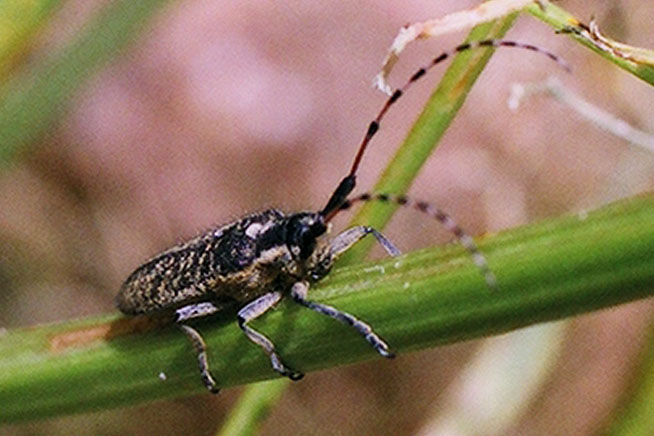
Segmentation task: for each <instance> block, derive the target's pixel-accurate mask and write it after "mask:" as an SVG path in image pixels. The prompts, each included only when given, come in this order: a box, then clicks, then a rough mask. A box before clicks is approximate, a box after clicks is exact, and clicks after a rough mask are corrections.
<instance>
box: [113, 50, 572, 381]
mask: <svg viewBox="0 0 654 436" xmlns="http://www.w3.org/2000/svg"><path fill="white" fill-rule="evenodd" d="M477 47H517V48H522V49H526V50H531V51H534V52H537V53H541V54H544V55H545V56H547V57H549V58H550V59H552V60H554V61H555V62H557V63H558V64H560V65H561V66H563V67H564V68H565V69H566V70H569V67H568V65H567V64H566V63H565V62H564V61H563V60H562V59H560V58H558V57H557V56H556V55H554V54H552V53H550V52H548V51H546V50H544V49H541V48H538V47H536V46H534V45H531V44H523V43H519V42H514V41H506V40H483V41H477V42H472V43H466V44H462V45H459V46H458V47H456V48H455V49H453V50H451V51H446V52H443V53H442V54H441V55H439V56H437V57H436V58H434V59H433V60H432V62H431V63H430V64H428V65H426V66H425V67H423V68H420V69H419V70H417V71H416V72H415V73H414V74H413V76H411V78H410V79H409V80H408V81H407V82H406V83H405V84H404V85H403V86H402V87H400V88H397V89H396V90H395V92H393V94H392V95H391V96H390V97H389V98H388V100H387V101H386V103H385V104H384V106H383V107H382V109H381V111H380V112H379V113H378V114H377V116H376V117H375V118H374V120H372V122H371V123H370V125H369V126H368V130H367V131H366V134H365V135H364V138H363V140H362V142H361V144H360V145H359V149H358V151H357V154H356V156H355V158H354V162H353V164H352V167H351V168H350V171H349V173H348V174H347V175H346V176H345V177H344V178H343V179H342V180H341V182H340V183H339V185H338V186H337V187H336V189H335V190H334V192H333V193H332V195H331V197H330V198H329V200H328V201H327V204H326V205H325V207H323V208H322V209H321V210H319V211H317V212H299V213H292V214H286V213H284V212H281V211H279V210H276V209H271V210H267V211H264V212H261V213H254V214H251V215H247V216H245V217H243V218H241V219H239V220H237V221H235V222H232V223H230V224H227V225H224V226H222V227H217V228H214V229H211V230H209V231H207V232H205V233H203V234H201V235H200V236H197V237H196V238H194V239H191V240H190V241H188V242H186V243H183V244H180V245H177V246H175V247H173V248H171V249H169V250H166V251H164V252H163V253H161V254H159V255H157V256H155V257H154V258H152V259H151V260H149V261H148V262H146V263H145V264H143V265H141V266H140V267H139V268H137V269H136V271H134V272H133V273H132V274H131V275H130V276H129V277H128V278H127V280H126V281H125V282H124V283H123V285H122V286H121V288H120V291H119V293H118V295H117V297H116V304H117V306H118V308H119V309H120V310H121V311H122V312H123V313H125V314H127V315H151V316H152V315H159V314H170V315H171V316H174V319H175V323H177V325H178V326H179V327H180V328H181V330H182V331H183V332H184V333H185V334H186V335H187V336H188V338H189V339H190V341H191V343H192V344H193V347H194V349H195V352H196V353H197V359H198V364H199V367H200V373H201V375H202V380H203V382H204V384H205V386H206V387H207V389H209V391H210V392H212V393H217V392H218V391H219V388H218V384H217V383H216V382H215V380H214V378H213V376H212V374H211V372H210V370H209V364H208V361H207V347H206V344H205V342H204V340H203V339H202V336H201V335H200V333H198V331H197V330H195V329H194V328H193V327H191V326H189V325H188V323H187V322H188V321H189V320H192V319H194V318H201V317H205V316H208V315H211V314H214V313H216V312H220V311H222V310H224V309H225V308H226V307H228V306H230V305H236V306H237V307H239V311H238V325H239V327H240V328H241V329H242V330H243V332H244V333H245V335H246V336H247V337H248V338H249V339H250V340H251V341H252V342H254V343H255V344H257V345H259V346H260V347H261V348H262V349H263V350H264V351H265V352H266V354H267V355H268V357H269V358H270V362H271V364H272V367H273V369H274V370H275V371H277V372H278V373H279V374H281V375H283V376H286V377H289V378H290V379H292V380H298V379H300V378H302V376H303V374H302V373H301V372H298V371H294V370H292V369H290V368H289V367H287V366H286V365H285V364H284V363H283V361H282V359H281V357H280V356H279V354H278V353H277V351H276V349H275V346H274V344H273V343H272V342H271V341H270V339H268V338H267V337H266V336H264V335H263V334H261V333H259V332H257V331H256V330H254V329H253V328H252V327H250V326H249V325H248V323H249V322H250V321H252V320H254V319H256V318H258V317H259V316H261V315H263V314H264V313H266V312H267V311H268V310H270V309H271V308H272V307H274V306H275V305H276V304H277V303H279V301H280V300H281V299H282V298H283V297H285V296H290V297H291V299H292V300H293V301H295V302H296V303H298V304H300V305H302V306H304V307H307V308H309V309H311V310H314V311H316V312H319V313H322V314H324V315H327V316H328V317H331V318H333V319H335V320H337V321H340V322H342V323H344V324H347V325H350V326H352V327H353V328H354V329H355V330H356V331H357V332H358V333H359V334H360V335H361V336H363V337H364V338H365V340H366V341H368V342H369V343H370V345H372V347H373V348H374V349H375V350H377V352H378V353H379V354H381V355H382V356H384V357H388V358H391V357H393V353H392V352H391V351H390V350H389V347H388V345H387V344H386V342H384V340H383V339H382V338H381V337H379V336H378V335H377V334H376V333H375V332H374V331H373V330H372V328H371V327H370V326H369V325H368V324H366V323H365V322H363V321H361V320H359V319H357V318H356V317H354V316H353V315H350V314H348V313H345V312H341V311H339V310H338V309H336V308H334V307H331V306H327V305H325V304H321V303H316V302H313V301H310V300H307V292H308V290H309V286H310V284H311V283H315V282H317V281H318V280H320V279H322V278H323V277H325V275H327V274H328V273H329V270H330V269H331V267H332V264H333V263H334V260H335V259H336V258H338V256H339V255H341V254H342V253H343V252H345V251H347V250H348V249H349V248H350V247H352V246H353V245H354V244H356V243H357V242H358V241H359V240H361V239H362V238H364V237H365V236H366V235H368V234H372V235H373V236H374V237H375V238H376V239H377V241H378V242H379V243H380V244H381V245H382V247H383V248H384V249H385V250H386V251H387V252H388V254H390V255H391V256H397V255H399V254H400V251H399V250H398V249H397V248H396V247H395V246H394V245H393V244H392V243H391V242H390V241H389V240H388V239H386V237H385V236H383V235H382V234H381V233H379V232H378V231H377V230H375V229H373V228H372V227H368V226H356V227H352V228H350V229H347V230H345V231H344V232H342V233H340V234H338V235H337V236H336V237H335V238H334V239H332V240H331V241H326V240H324V238H321V236H323V235H324V234H325V233H327V229H328V224H329V222H330V221H331V220H332V219H333V218H334V216H336V215H337V214H338V213H339V212H341V211H343V210H346V209H349V208H350V207H351V205H352V204H353V203H355V202H361V201H370V200H377V201H383V202H393V203H396V204H398V205H401V206H409V205H412V206H414V207H415V209H417V210H419V211H421V212H423V213H426V214H427V215H429V216H431V217H432V218H434V219H435V220H437V221H438V222H440V223H441V224H442V225H444V226H445V227H446V228H447V229H448V230H449V231H450V232H452V233H453V234H454V235H455V236H456V237H457V238H458V239H459V241H460V242H461V244H462V245H463V246H464V247H465V249H466V250H467V251H468V252H469V253H470V254H471V256H472V259H473V260H474V263H475V264H476V265H477V267H478V268H479V269H480V271H481V272H482V274H483V275H484V277H485V280H486V283H487V285H488V286H489V288H491V289H492V288H494V287H495V286H496V281H495V276H494V275H493V273H492V272H491V271H490V269H489V267H488V264H487V262H486V259H485V258H484V256H483V254H482V253H481V252H480V251H479V250H478V248H477V246H476V244H475V242H474V241H473V239H472V238H471V237H470V236H468V235H467V234H466V233H465V232H464V231H463V230H462V229H461V228H460V227H459V226H458V225H457V224H456V222H455V221H454V220H453V219H452V218H450V217H449V216H448V215H447V214H445V213H444V212H443V211H441V210H440V209H438V208H436V207H434V206H432V205H430V204H428V203H426V202H422V201H412V200H409V199H408V198H407V197H405V196H403V195H400V196H393V195H389V194H370V193H365V194H360V195H358V196H356V197H349V196H350V194H351V193H352V191H353V190H354V187H355V185H356V176H357V170H358V168H359V164H360V163H361V159H362V158H363V154H364V152H365V151H366V148H367V147H368V144H369V143H370V140H371V139H372V138H373V136H374V135H375V133H376V132H377V131H378V130H379V126H380V123H381V121H382V119H383V117H384V115H385V114H386V112H387V111H388V109H389V108H390V107H391V106H392V105H393V104H394V103H395V102H396V101H397V100H398V99H399V98H400V97H401V96H402V94H403V93H404V92H406V90H407V89H408V88H409V87H410V86H411V84H412V83H414V82H415V81H417V80H418V79H420V78H421V77H422V76H424V75H425V73H426V72H427V70H429V69H430V68H432V67H433V66H435V65H437V64H439V63H440V62H442V61H444V60H445V59H447V58H448V57H450V56H451V55H453V54H455V53H457V52H462V51H466V50H470V49H473V48H477Z"/></svg>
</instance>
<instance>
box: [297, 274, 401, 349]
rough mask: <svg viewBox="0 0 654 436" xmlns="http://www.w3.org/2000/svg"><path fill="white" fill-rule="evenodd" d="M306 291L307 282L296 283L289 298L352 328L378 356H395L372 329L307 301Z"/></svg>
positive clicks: (328, 307) (346, 316)
mask: <svg viewBox="0 0 654 436" xmlns="http://www.w3.org/2000/svg"><path fill="white" fill-rule="evenodd" d="M308 291H309V284H308V283H307V282H297V283H295V284H294V285H293V288H292V289H291V298H293V301H295V302H296V303H298V304H301V305H302V306H304V307H307V308H309V309H311V310H315V311H316V312H318V313H322V314H323V315H327V316H328V317H330V318H333V319H335V320H336V321H340V322H342V323H343V324H346V325H349V326H352V327H354V329H355V330H356V331H357V332H359V334H360V335H361V336H363V337H364V338H365V339H366V341H368V343H369V344H370V345H372V346H373V348H374V349H375V350H377V352H378V353H379V354H381V355H382V356H384V357H388V358H393V357H395V355H394V354H393V353H392V352H390V351H389V350H388V345H387V344H386V342H384V340H383V339H382V338H380V337H379V336H378V335H377V334H376V333H375V332H374V331H373V330H372V327H370V326H369V325H368V324H366V323H365V322H363V321H361V320H360V319H358V318H356V317H354V316H352V315H350V314H349V313H347V312H341V311H340V310H338V309H336V308H335V307H332V306H327V305H326V304H320V303H316V302H313V301H309V300H307V299H306V298H307V293H308Z"/></svg>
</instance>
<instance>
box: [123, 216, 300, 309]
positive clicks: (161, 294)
mask: <svg viewBox="0 0 654 436" xmlns="http://www.w3.org/2000/svg"><path fill="white" fill-rule="evenodd" d="M284 218H285V217H284V215H283V213H282V212H280V211H278V210H274V209H271V210H268V211H265V212H262V213H257V214H252V215H249V216H246V217H244V218H242V219H240V220H238V221H235V222H233V223H231V224H227V225H225V226H223V227H219V228H217V229H213V230H210V231H207V232H206V233H204V234H202V235H200V236H198V237H196V238H194V239H191V240H190V241H188V242H186V243H184V244H181V245H178V246H176V247H173V248H171V249H169V250H166V251H164V252H162V253H160V254H159V255H157V256H155V257H154V258H152V259H151V260H150V261H148V262H146V263H145V264H143V265H141V266H140V267H139V268H138V269H136V270H135V271H134V272H133V273H132V274H130V276H129V277H128V278H127V280H125V282H124V283H123V285H122V286H121V288H120V292H119V293H118V295H117V296H116V305H117V306H118V309H120V311H121V312H123V313H126V314H128V315H138V314H147V313H154V312H159V311H164V310H172V309H176V308H179V307H182V306H186V305H188V304H193V303H196V302H198V301H203V300H205V301H209V300H225V299H234V300H237V301H245V300H247V299H249V298H252V297H256V296H257V295H258V294H259V293H260V292H264V291H265V289H266V288H269V287H270V286H271V284H273V282H274V281H276V280H277V275H279V271H278V268H277V270H275V269H273V268H269V267H268V265H270V266H272V264H274V263H276V262H277V260H278V259H277V257H280V258H281V257H284V258H287V257H288V252H287V250H286V245H285V241H284V238H285V233H284V230H283V229H284V226H283V223H284V221H285V219H284ZM271 252H272V253H273V254H274V255H273V256H271V255H270V253H271ZM273 271H276V273H273Z"/></svg>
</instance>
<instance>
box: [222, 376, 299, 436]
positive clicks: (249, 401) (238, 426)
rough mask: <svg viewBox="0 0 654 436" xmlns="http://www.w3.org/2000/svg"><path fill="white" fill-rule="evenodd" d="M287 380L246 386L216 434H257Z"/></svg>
mask: <svg viewBox="0 0 654 436" xmlns="http://www.w3.org/2000/svg"><path fill="white" fill-rule="evenodd" d="M289 383H290V381H289V380H286V379H280V380H271V381H267V382H261V383H255V384H252V385H250V386H247V387H246V388H245V390H244V391H243V393H242V394H241V397H240V398H239V399H238V403H237V404H236V406H235V407H234V408H233V409H232V410H231V412H230V413H229V417H228V418H227V421H226V422H225V424H224V425H223V427H222V428H221V429H220V432H218V436H251V435H255V434H257V430H258V428H259V424H260V423H261V422H262V421H263V420H264V419H265V418H266V417H267V416H268V413H269V412H270V409H271V408H272V407H273V406H274V405H275V403H277V401H278V400H279V398H280V397H281V396H282V393H283V392H284V390H286V387H287V386H288V384H289Z"/></svg>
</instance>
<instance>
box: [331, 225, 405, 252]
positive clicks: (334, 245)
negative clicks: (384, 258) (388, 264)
mask: <svg viewBox="0 0 654 436" xmlns="http://www.w3.org/2000/svg"><path fill="white" fill-rule="evenodd" d="M370 233H372V235H373V236H374V237H375V239H377V242H379V243H380V244H381V246H382V247H384V250H386V252H387V253H388V254H390V255H391V256H399V255H400V254H402V253H401V252H400V250H399V249H398V248H397V247H396V246H395V245H393V243H392V242H391V241H389V240H388V239H387V238H386V236H384V235H382V234H381V233H379V232H378V231H377V230H375V229H373V228H372V227H368V226H356V227H352V228H350V229H347V230H345V231H344V232H341V233H340V234H338V235H337V236H336V237H335V238H334V239H333V240H332V242H331V244H330V249H329V250H330V252H331V254H332V257H333V258H336V257H338V256H339V255H340V254H341V253H343V252H345V251H347V250H349V249H350V247H352V246H353V245H354V244H356V243H357V242H359V241H360V240H361V239H363V238H364V237H365V236H366V235H368V234H370Z"/></svg>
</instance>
